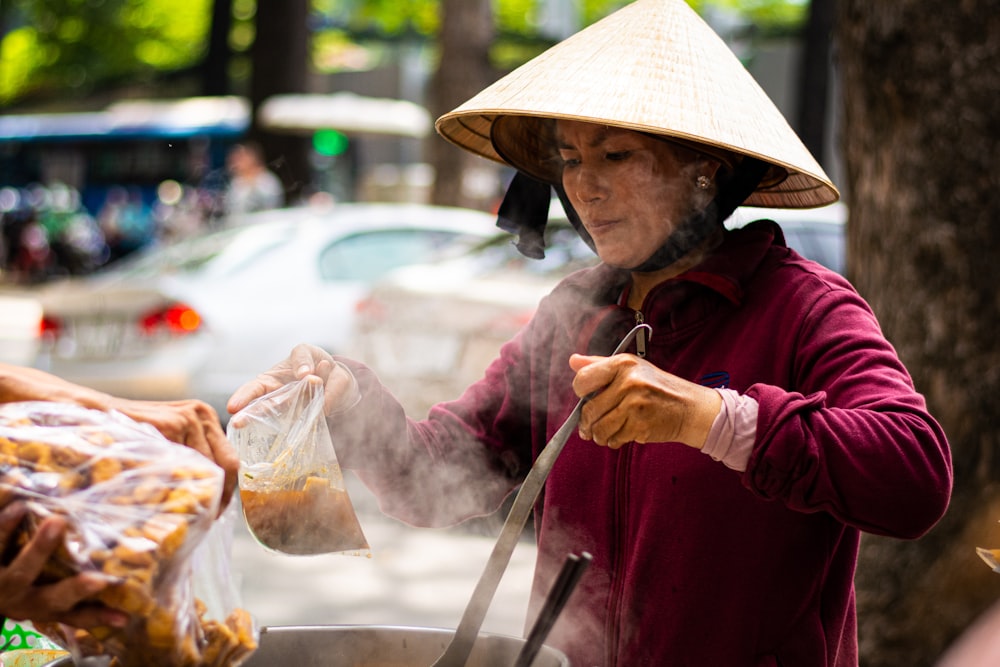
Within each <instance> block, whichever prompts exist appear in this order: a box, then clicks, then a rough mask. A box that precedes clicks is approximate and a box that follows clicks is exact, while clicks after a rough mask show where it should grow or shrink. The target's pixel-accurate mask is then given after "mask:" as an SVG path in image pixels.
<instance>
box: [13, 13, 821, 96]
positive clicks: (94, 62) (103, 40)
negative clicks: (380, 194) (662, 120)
mask: <svg viewBox="0 0 1000 667" xmlns="http://www.w3.org/2000/svg"><path fill="white" fill-rule="evenodd" d="M212 1H213V0H181V1H178V0H8V1H7V3H6V6H3V4H0V8H2V9H3V12H4V14H5V16H4V18H5V21H6V25H7V26H9V27H10V29H9V31H8V32H7V34H6V35H4V37H3V40H2V42H0V58H2V62H3V67H2V68H0V104H11V103H13V102H16V101H18V100H20V99H24V98H26V97H29V96H31V95H35V94H45V93H46V92H48V93H54V92H55V93H58V94H59V95H61V96H63V97H66V96H83V95H85V94H86V93H87V92H88V91H90V90H92V89H94V88H95V87H98V86H100V85H104V84H107V83H109V82H115V81H125V80H128V81H131V82H134V81H141V80H144V79H150V78H152V77H154V76H155V75H156V74H157V73H158V72H164V71H173V70H178V69H183V68H186V67H191V66H194V65H196V64H198V63H199V62H200V61H201V59H202V58H203V57H204V53H205V51H206V48H207V39H208V30H209V27H210V26H209V22H210V20H211V13H212ZM627 2H628V0H579V2H578V6H579V8H580V16H579V17H578V19H579V22H580V25H581V26H584V25H589V24H591V23H593V22H594V21H597V20H598V19H600V18H602V17H604V16H606V15H607V14H609V13H611V12H612V11H614V10H615V9H618V8H619V7H621V6H623V5H625V4H627ZM688 2H689V4H690V5H691V6H692V7H694V9H695V10H696V11H699V12H704V11H706V9H707V8H708V7H709V6H712V7H714V8H724V9H728V10H731V11H735V12H738V13H739V14H740V15H741V16H743V17H744V18H746V19H748V20H749V21H751V22H752V23H754V24H755V25H756V26H757V27H758V28H759V29H760V30H761V32H763V33H764V34H775V33H789V32H792V31H794V30H797V29H798V27H799V26H800V25H801V23H802V21H803V19H804V17H805V14H806V11H807V10H808V0H688ZM0 3H3V0H0ZM493 7H494V12H495V16H496V23H497V25H496V28H497V35H498V37H497V40H496V43H495V44H494V45H493V48H492V52H491V54H492V57H493V59H494V62H495V63H496V64H497V66H498V67H512V66H516V65H518V64H520V63H522V62H525V61H526V60H528V59H530V58H531V57H533V56H535V55H537V54H538V53H540V52H541V51H542V50H544V49H545V48H546V47H547V46H549V45H550V44H551V40H552V38H551V37H549V36H546V35H544V34H542V31H541V29H540V24H541V21H542V16H541V14H542V9H541V8H542V0H493ZM255 11H256V0H234V2H233V14H234V24H233V30H232V32H231V34H230V43H231V45H232V46H233V48H234V49H235V50H236V51H237V52H240V51H245V50H246V49H247V48H249V46H250V44H251V43H252V42H253V39H254V27H253V17H254V13H255ZM313 18H314V19H315V20H314V32H313V37H314V40H313V50H314V55H315V62H316V66H317V69H319V70H320V71H331V70H335V69H338V68H341V67H357V68H360V67H363V63H362V65H359V64H358V63H359V62H362V61H363V60H364V58H368V60H369V62H368V64H367V66H371V64H372V62H371V61H372V59H373V58H374V59H376V60H377V58H378V57H379V56H378V54H379V53H380V49H379V47H378V45H379V44H384V43H385V42H386V41H393V40H398V39H403V38H406V39H418V40H421V41H432V40H433V39H434V37H435V35H436V34H437V33H438V31H439V28H440V0H313ZM359 43H364V44H366V46H368V47H369V48H367V49H359V48H358V46H357V45H358V44H359ZM373 45H374V47H373ZM362 51H364V52H366V54H367V55H363V54H362Z"/></svg>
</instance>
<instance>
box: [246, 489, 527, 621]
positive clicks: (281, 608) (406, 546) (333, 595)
mask: <svg viewBox="0 0 1000 667" xmlns="http://www.w3.org/2000/svg"><path fill="white" fill-rule="evenodd" d="M347 485H348V490H349V492H350V494H351V499H352V500H353V502H354V505H355V509H356V510H357V513H358V518H359V519H360V521H361V526H362V528H363V530H364V532H365V536H366V537H367V538H368V542H369V544H370V545H371V558H367V557H364V556H360V557H359V556H346V555H324V556H287V555H283V554H277V553H274V552H270V551H268V550H266V549H265V548H264V547H261V546H260V545H258V544H257V543H256V542H255V541H254V539H253V537H251V536H250V534H249V533H248V532H247V530H246V528H245V526H244V525H242V524H241V525H240V526H239V529H238V532H237V536H236V540H235V544H234V554H233V568H234V570H235V572H236V574H237V576H239V577H241V578H242V595H243V600H242V603H243V607H244V608H246V609H248V610H249V611H250V612H251V614H253V615H254V617H255V618H256V619H257V622H258V623H259V624H260V625H271V626H273V625H316V624H322V625H326V624H336V625H342V624H343V625H356V624H364V625H367V624H377V625H414V626H423V627H444V628H454V627H456V626H457V625H458V622H459V620H460V618H461V616H462V612H463V611H464V610H465V607H466V604H467V603H468V601H469V597H470V596H471V595H472V591H473V589H474V588H475V585H476V582H477V581H478V580H479V576H480V574H482V571H483V568H484V567H485V566H486V561H487V560H488V558H489V555H490V552H491V551H492V549H493V544H494V541H495V538H494V537H493V536H488V535H485V534H483V533H484V532H485V531H482V530H480V531H478V534H477V531H475V530H471V529H469V530H467V529H462V528H453V529H449V530H437V529H426V528H422V529H421V528H411V527H408V526H406V525H404V524H401V523H399V522H397V521H394V520H392V519H389V518H387V517H385V516H384V515H382V514H381V513H380V512H379V511H378V508H377V507H376V505H375V500H374V498H373V497H372V496H371V494H369V493H368V492H367V490H366V489H365V488H364V487H363V486H362V485H361V484H360V482H358V481H357V480H356V479H355V478H354V477H353V476H350V475H349V476H348V478H347ZM497 525H499V520H497ZM528 533H530V528H528V529H526V534H528ZM535 551H536V550H535V546H534V543H533V541H532V540H531V539H530V536H529V538H528V539H522V541H521V542H520V543H519V544H518V546H517V548H516V549H515V551H514V555H513V556H512V558H511V561H510V565H509V566H508V567H507V570H506V572H505V574H504V577H503V580H502V581H501V582H500V587H499V589H498V591H497V594H496V597H495V598H494V599H493V603H492V605H491V607H490V610H489V613H488V614H487V617H486V620H485V622H484V623H483V630H484V631H489V632H496V633H501V634H507V635H514V636H521V635H522V634H523V625H524V616H525V613H526V610H527V604H528V594H529V590H530V586H531V575H532V571H533V568H534V561H535Z"/></svg>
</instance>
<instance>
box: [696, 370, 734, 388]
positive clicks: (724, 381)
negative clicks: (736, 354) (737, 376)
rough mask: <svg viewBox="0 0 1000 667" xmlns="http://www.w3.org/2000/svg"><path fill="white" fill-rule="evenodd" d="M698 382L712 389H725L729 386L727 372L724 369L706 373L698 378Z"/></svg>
mask: <svg viewBox="0 0 1000 667" xmlns="http://www.w3.org/2000/svg"><path fill="white" fill-rule="evenodd" d="M698 384H700V385H701V386H703V387H711V388H712V389H725V388H727V387H728V386H729V373H728V372H726V371H716V372H714V373H706V374H705V375H702V376H701V377H700V378H698Z"/></svg>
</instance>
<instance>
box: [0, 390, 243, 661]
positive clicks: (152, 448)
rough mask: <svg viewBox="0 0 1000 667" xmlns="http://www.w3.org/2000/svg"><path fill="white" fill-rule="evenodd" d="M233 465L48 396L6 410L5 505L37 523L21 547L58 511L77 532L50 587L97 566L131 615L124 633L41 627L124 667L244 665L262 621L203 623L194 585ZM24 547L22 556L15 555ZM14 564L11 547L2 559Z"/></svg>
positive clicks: (0, 455) (0, 434)
mask: <svg viewBox="0 0 1000 667" xmlns="http://www.w3.org/2000/svg"><path fill="white" fill-rule="evenodd" d="M222 487H223V472H222V470H221V469H220V468H219V467H218V466H216V465H215V464H214V463H213V462H211V461H209V460H208V459H207V458H205V457H203V456H201V455H200V454H198V453H197V452H195V451H193V450H191V449H188V448H186V447H183V446H181V445H177V444H175V443H172V442H170V441H168V440H166V439H165V438H163V436H161V435H160V434H159V433H158V432H157V431H156V430H155V429H152V428H151V427H148V426H146V425H141V424H138V423H136V422H134V421H132V420H131V419H129V418H127V417H125V416H124V415H121V414H118V413H105V412H100V411H96V410H88V409H85V408H81V407H78V406H74V405H64V404H57V403H45V402H24V403H9V404H5V405H0V508H2V507H3V506H4V505H6V504H7V503H9V502H11V501H14V500H19V501H22V502H24V503H25V504H26V506H27V507H28V515H29V516H28V518H27V519H26V520H25V521H24V522H23V523H22V525H21V527H20V528H19V532H18V534H17V535H16V536H15V539H14V540H12V543H13V546H16V547H17V548H20V546H22V545H23V544H25V543H27V542H28V541H29V540H30V539H31V537H32V535H34V533H35V531H36V530H37V527H38V525H39V524H40V523H41V522H42V521H43V520H44V519H45V518H46V517H48V516H50V515H53V514H56V515H61V516H63V517H65V518H66V520H67V523H68V524H69V528H68V530H67V531H66V536H65V539H64V543H63V544H62V545H61V547H60V548H59V549H58V550H57V552H56V553H55V554H54V555H53V557H52V558H51V559H50V560H49V562H48V563H46V565H45V567H44V569H43V572H42V575H41V579H40V581H41V582H43V583H44V582H52V581H57V580H59V579H61V578H64V577H67V576H71V575H73V574H76V573H80V572H99V573H102V574H104V575H105V576H107V577H108V578H109V580H110V581H112V582H113V583H112V584H111V585H110V586H108V587H107V588H105V589H104V590H102V591H101V592H100V593H98V594H97V595H96V596H95V599H96V600H98V601H100V602H102V603H104V604H106V605H107V606H109V607H114V608H116V609H120V610H122V611H125V612H127V613H128V614H129V615H130V616H131V621H130V623H129V625H128V626H127V627H126V628H124V629H113V628H110V627H108V628H95V629H93V630H91V631H89V632H88V631H85V630H80V629H75V628H69V627H67V626H63V625H59V624H43V623H39V624H36V626H37V627H38V628H39V630H40V631H41V632H43V633H44V634H46V635H48V636H50V637H52V638H53V639H54V640H55V641H57V642H59V643H61V644H63V645H64V646H66V648H67V649H68V650H70V651H71V652H73V653H74V656H75V657H80V656H87V655H110V656H113V657H114V658H115V659H116V661H117V664H119V665H120V666H121V667H158V666H161V665H162V666H163V667H168V666H169V667H214V666H216V665H218V666H220V667H221V666H223V665H226V666H229V665H237V664H239V663H240V662H241V661H242V660H243V659H245V658H246V657H247V656H249V654H250V653H251V652H252V651H253V650H254V649H255V648H256V635H255V630H254V626H253V622H252V619H251V618H250V616H249V614H248V613H247V612H246V611H244V610H242V609H235V610H233V611H232V613H231V614H230V615H229V617H228V618H226V619H225V621H221V622H220V621H216V620H211V619H206V618H205V609H204V605H203V604H201V602H200V601H199V600H197V599H196V598H195V596H194V594H193V591H192V572H191V562H190V561H191V555H192V553H193V551H194V548H195V547H196V546H197V544H198V543H199V542H200V541H201V540H202V538H203V537H204V536H205V534H206V533H207V531H208V529H209V528H210V527H211V525H212V522H213V520H214V519H215V517H216V515H217V514H218V511H219V503H220V498H221V494H222ZM15 553H16V552H15ZM3 556H4V562H9V561H8V559H9V558H12V557H13V554H4V555H3Z"/></svg>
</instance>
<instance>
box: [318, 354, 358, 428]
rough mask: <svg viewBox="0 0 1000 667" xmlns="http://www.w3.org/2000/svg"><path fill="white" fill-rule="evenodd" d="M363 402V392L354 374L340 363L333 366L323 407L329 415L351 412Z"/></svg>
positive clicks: (327, 382)
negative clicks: (359, 402) (360, 401)
mask: <svg viewBox="0 0 1000 667" xmlns="http://www.w3.org/2000/svg"><path fill="white" fill-rule="evenodd" d="M359 400H361V391H360V389H359V388H358V381H357V379H356V378H355V377H354V373H352V372H351V371H350V369H349V368H347V366H345V365H344V364H342V363H340V362H336V363H335V364H333V369H332V370H331V371H330V373H329V378H328V379H327V381H326V389H325V391H324V398H323V407H324V409H325V411H326V414H327V415H334V414H338V413H341V412H345V411H347V410H350V409H351V408H353V407H354V406H355V405H357V403H358V401H359Z"/></svg>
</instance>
